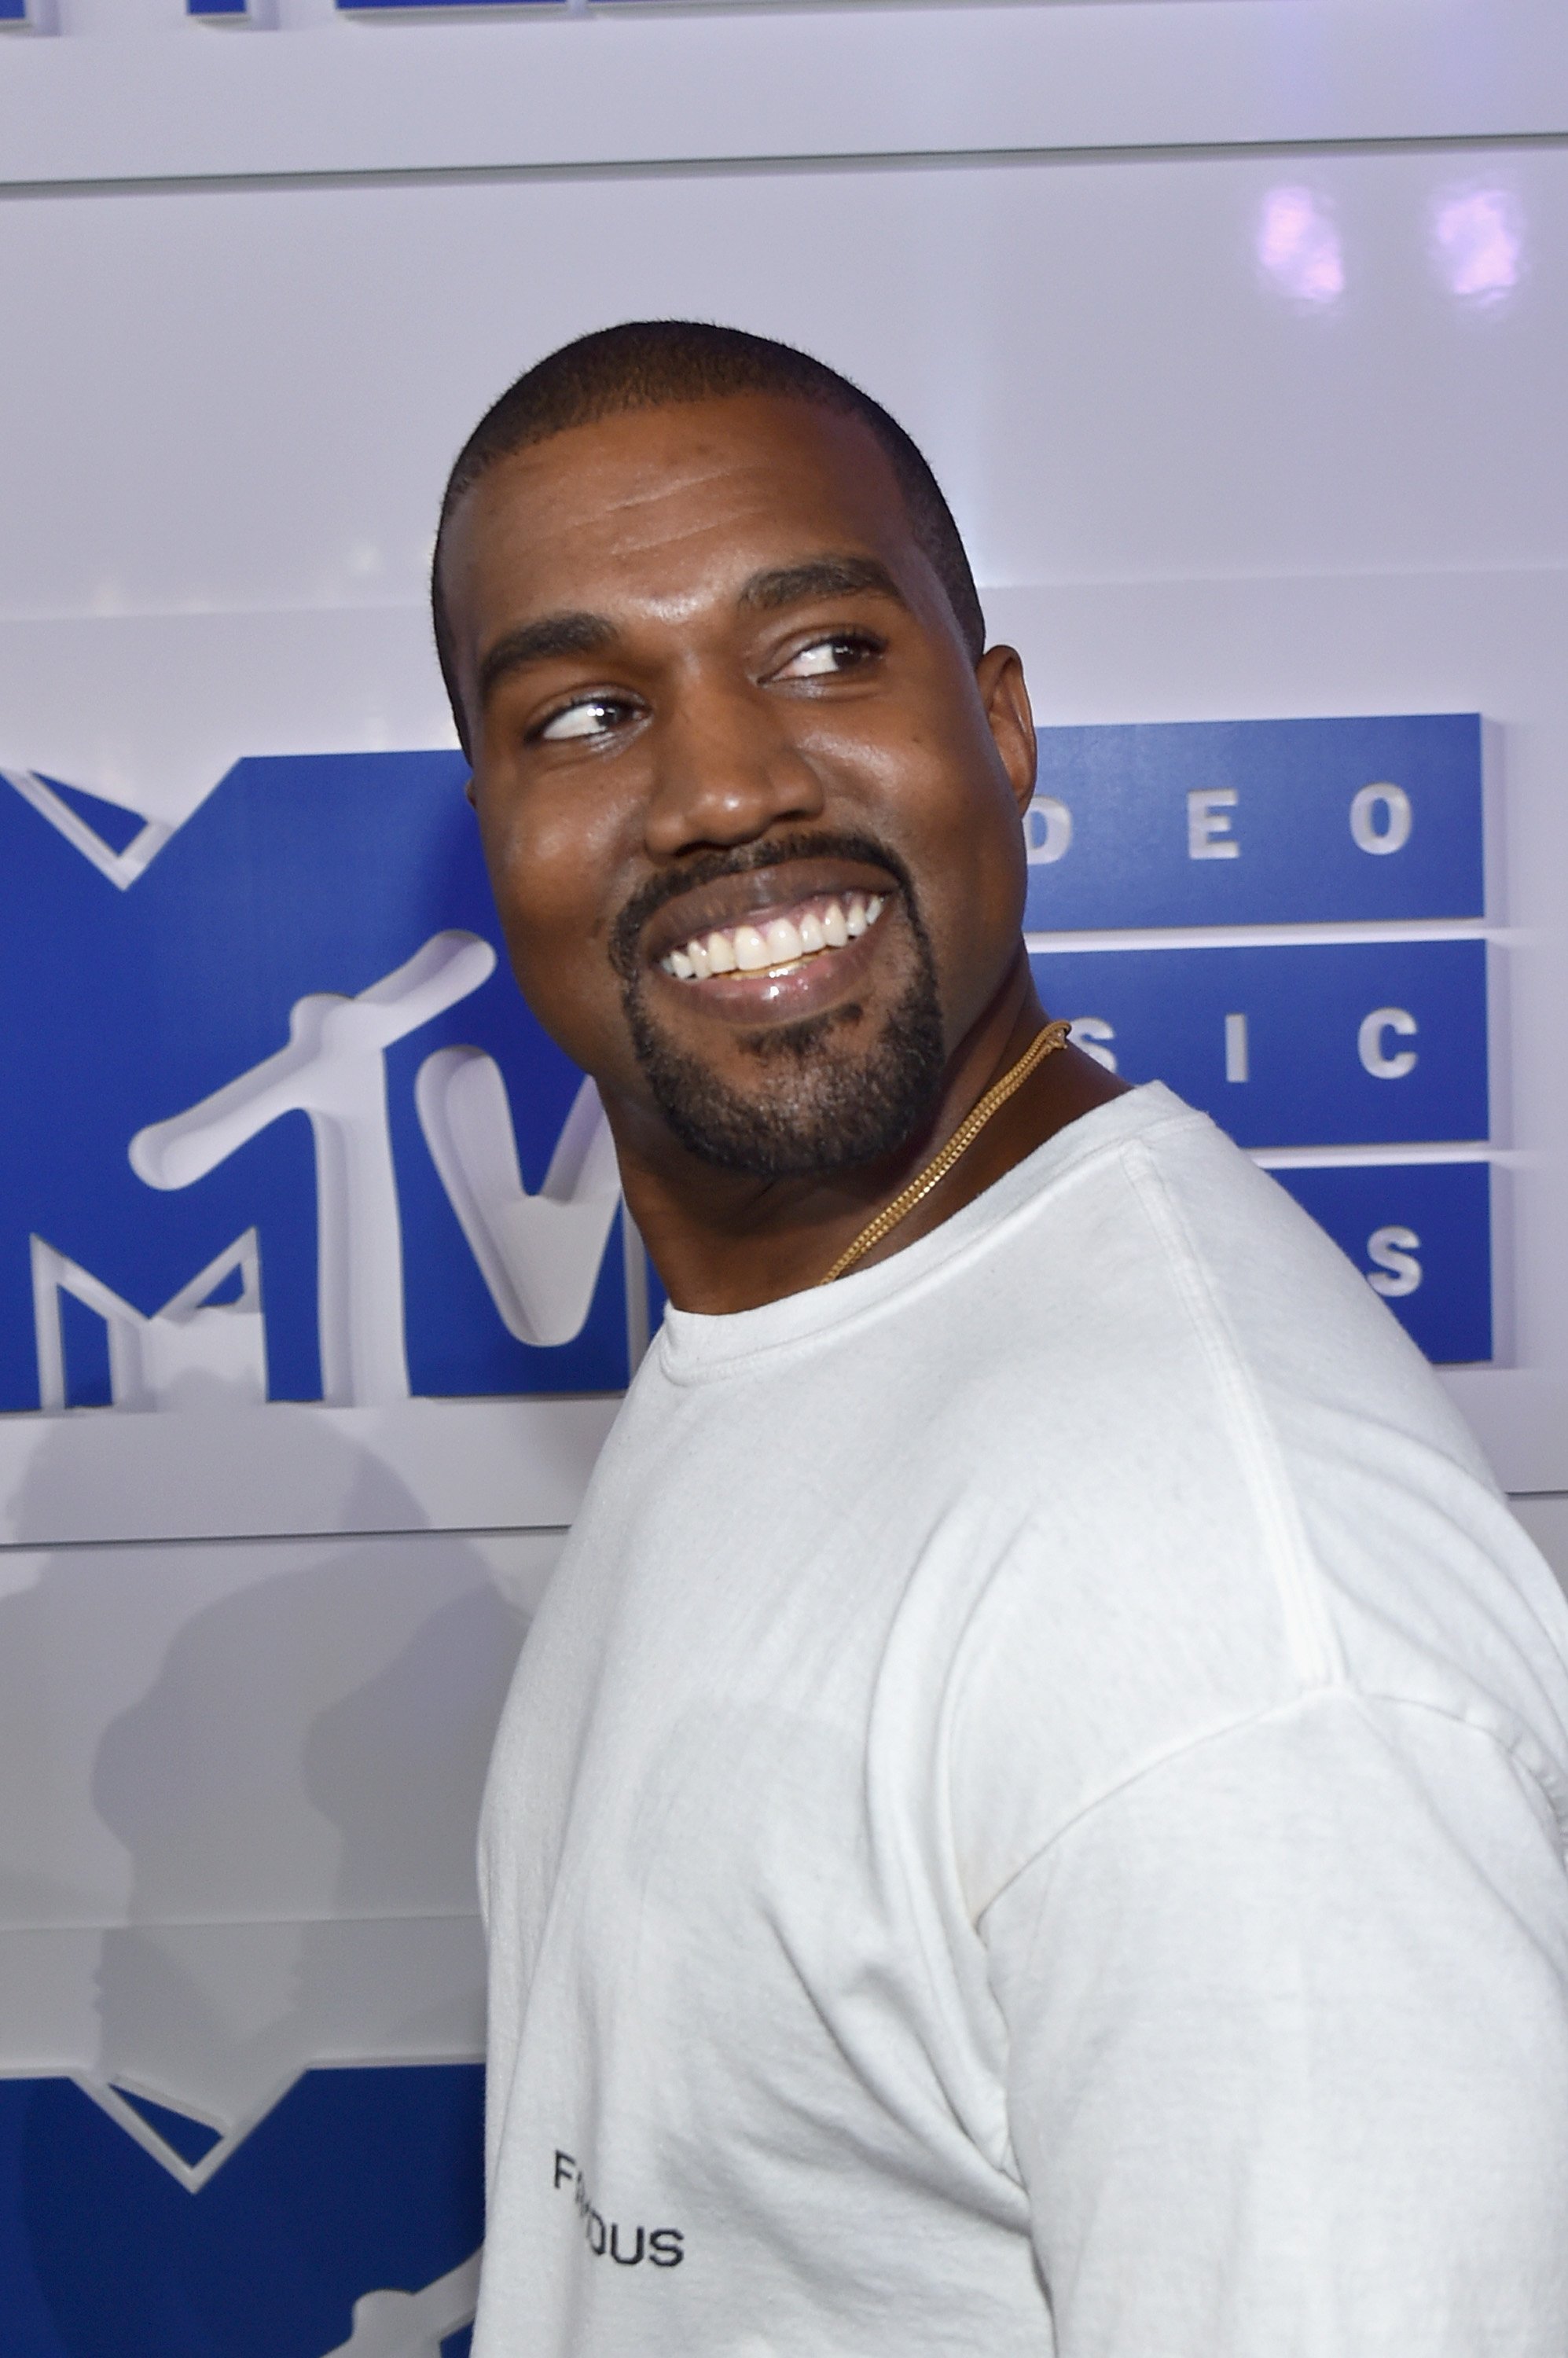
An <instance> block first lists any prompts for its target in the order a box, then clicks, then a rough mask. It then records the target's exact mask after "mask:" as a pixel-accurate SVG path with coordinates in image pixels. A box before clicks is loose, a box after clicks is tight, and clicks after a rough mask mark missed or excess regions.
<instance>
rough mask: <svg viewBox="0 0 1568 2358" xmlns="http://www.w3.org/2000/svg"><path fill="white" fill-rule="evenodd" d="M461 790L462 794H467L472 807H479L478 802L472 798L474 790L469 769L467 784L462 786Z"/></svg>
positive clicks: (476, 808) (471, 773)
mask: <svg viewBox="0 0 1568 2358" xmlns="http://www.w3.org/2000/svg"><path fill="white" fill-rule="evenodd" d="M463 792H464V794H465V795H467V796H468V798H469V801H470V804H472V806H473V808H474V809H475V810H478V808H479V804H478V803H477V802H476V801H475V800H474V791H473V772H472V771H471V770H470V772H469V781H468V784H467V785H466V786H465V787H464V788H463Z"/></svg>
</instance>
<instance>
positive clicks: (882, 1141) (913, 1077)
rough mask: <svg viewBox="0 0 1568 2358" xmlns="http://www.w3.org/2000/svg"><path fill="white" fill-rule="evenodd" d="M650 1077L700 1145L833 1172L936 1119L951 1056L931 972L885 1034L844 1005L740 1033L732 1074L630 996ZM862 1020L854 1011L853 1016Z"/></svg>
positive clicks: (747, 1169) (729, 1155) (805, 1174)
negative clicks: (867, 1030)
mask: <svg viewBox="0 0 1568 2358" xmlns="http://www.w3.org/2000/svg"><path fill="white" fill-rule="evenodd" d="M627 1014H628V1018H629V1021H630V1023H631V1028H632V1038H633V1048H634V1050H635V1052H636V1056H637V1061H638V1064H639V1065H640V1066H641V1068H642V1072H643V1078H644V1079H645V1080H646V1082H647V1084H648V1086H649V1087H650V1089H651V1090H652V1092H653V1096H654V1102H655V1104H656V1105H657V1106H658V1108H659V1110H660V1112H661V1113H662V1114H663V1115H664V1118H665V1121H666V1122H667V1123H668V1125H669V1127H670V1130H672V1131H673V1133H674V1135H675V1136H676V1138H677V1139H678V1140H679V1141H680V1143H681V1144H682V1145H683V1146H684V1147H685V1148H686V1149H687V1152H689V1153H691V1154H694V1155H696V1156H697V1157H698V1158H699V1160H701V1161H702V1162H704V1163H709V1164H711V1165H713V1166H714V1167H715V1168H717V1169H719V1170H722V1171H733V1172H735V1173H737V1174H744V1175H745V1176H747V1177H749V1178H753V1179H805V1178H812V1177H822V1178H826V1177H828V1176H831V1175H832V1174H834V1173H836V1172H841V1171H854V1170H860V1169H863V1168H864V1167H865V1166H866V1165H867V1164H870V1163H880V1162H882V1161H884V1160H885V1159H886V1158H888V1157H889V1156H891V1155H894V1154H896V1153H897V1152H899V1150H900V1149H901V1148H902V1147H904V1146H907V1145H908V1143H909V1141H910V1140H911V1139H912V1138H914V1137H915V1136H917V1135H918V1133H919V1132H920V1130H922V1129H923V1128H924V1127H925V1124H926V1123H927V1122H928V1121H929V1120H930V1118H931V1115H932V1113H933V1111H934V1109H935V1104H936V1100H937V1097H938V1095H939V1093H940V1090H941V1085H942V1074H943V1067H944V1063H945V1051H944V1041H943V1030H942V1021H941V1015H940V1011H939V1010H938V1007H937V1004H936V998H935V990H934V988H933V987H932V983H931V978H930V977H929V976H928V975H927V974H926V973H925V972H923V973H922V974H920V975H919V976H917V977H916V978H915V979H914V982H913V983H912V985H911V987H910V989H909V990H908V991H906V993H905V994H904V997H903V1000H902V1001H900V1003H899V1004H898V1005H897V1006H896V1007H895V1008H894V1009H893V1010H892V1012H891V1013H890V1015H889V1016H888V1017H887V1019H886V1021H885V1022H884V1023H883V1024H882V1026H881V1030H880V1033H879V1035H878V1037H877V1038H876V1039H874V1040H873V1041H872V1042H871V1043H870V1044H862V1043H861V1041H860V1039H859V1038H858V1037H857V1033H858V1032H859V1030H860V1020H863V1019H860V1010H859V1009H856V1010H853V1011H849V1010H844V1011H834V1012H833V1013H831V1014H827V1015H818V1016H811V1017H807V1018H806V1019H805V1020H803V1021H802V1022H798V1023H788V1024H779V1025H776V1026H771V1027H769V1028H768V1029H766V1030H764V1031H759V1032H757V1033H746V1034H743V1035H741V1038H740V1039H739V1040H738V1041H737V1042H736V1045H737V1046H738V1047H740V1048H741V1051H742V1053H743V1055H744V1056H745V1059H746V1063H747V1066H748V1067H749V1069H747V1070H746V1071H745V1072H744V1074H743V1076H741V1078H739V1079H734V1080H731V1079H730V1078H729V1077H728V1076H725V1075H723V1074H720V1073H719V1072H718V1071H716V1070H715V1069H714V1067H713V1066H712V1065H709V1064H708V1062H707V1061H706V1060H705V1059H704V1058H702V1057H700V1056H698V1055H694V1054H693V1053H692V1052H691V1051H689V1050H687V1049H685V1048H683V1047H681V1046H680V1045H678V1044H676V1042H675V1041H673V1040H671V1039H670V1038H669V1037H668V1035H667V1034H666V1033H664V1032H663V1031H662V1029H660V1028H659V1027H657V1026H655V1025H654V1024H653V1023H652V1022H650V1021H649V1019H648V1015H647V1011H646V1008H645V1007H644V1006H643V1003H642V1001H640V1000H638V1001H635V1002H634V1003H633V1004H632V1005H629V1006H628V1009H627ZM851 1014H853V1016H854V1017H855V1018H856V1019H857V1020H856V1021H851V1020H849V1019H850V1016H851Z"/></svg>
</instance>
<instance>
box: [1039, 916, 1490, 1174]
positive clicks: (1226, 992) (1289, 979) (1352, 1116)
mask: <svg viewBox="0 0 1568 2358" xmlns="http://www.w3.org/2000/svg"><path fill="white" fill-rule="evenodd" d="M1031 963H1032V965H1033V969H1034V979H1035V981H1036V983H1037V985H1038V987H1039V990H1040V995H1041V997H1042V999H1043V1000H1044V1002H1045V1005H1046V1007H1047V1009H1048V1010H1049V1011H1050V1012H1051V1013H1052V1014H1053V1015H1065V1016H1068V1017H1070V1018H1072V1019H1073V1020H1074V1021H1075V1022H1076V1021H1078V1020H1079V1019H1080V1018H1083V1017H1086V1016H1087V1017H1088V1018H1090V1019H1091V1020H1095V1021H1098V1022H1099V1023H1100V1024H1106V1025H1108V1026H1109V1027H1110V1030H1109V1033H1108V1035H1106V1034H1104V1033H1101V1034H1100V1035H1098V1036H1099V1037H1100V1038H1101V1039H1102V1040H1103V1041H1104V1042H1105V1044H1106V1045H1107V1046H1108V1048H1109V1051H1110V1053H1111V1054H1112V1055H1114V1056H1115V1058H1116V1061H1117V1066H1118V1069H1119V1071H1120V1072H1121V1073H1122V1074H1123V1076H1125V1077H1126V1078H1127V1079H1129V1080H1132V1081H1147V1080H1162V1081H1165V1082H1168V1083H1169V1085H1170V1087H1172V1088H1173V1089H1175V1090H1176V1091H1177V1092H1178V1094H1179V1095H1180V1096H1182V1097H1184V1098H1186V1099H1187V1100H1188V1102H1189V1103H1190V1104H1192V1105H1196V1106H1201V1107H1202V1108H1203V1109H1204V1110H1205V1111H1206V1113H1211V1114H1213V1116H1214V1117H1215V1120H1217V1121H1218V1122H1219V1123H1220V1125H1221V1126H1222V1128H1224V1129H1226V1130H1228V1131H1229V1132H1230V1134H1231V1136H1232V1137H1233V1138H1235V1139H1237V1140H1238V1141H1239V1142H1240V1144H1242V1145H1243V1146H1354V1145H1371V1144H1394V1143H1400V1144H1406V1143H1411V1142H1416V1141H1442V1140H1449V1139H1454V1140H1459V1139H1465V1140H1469V1139H1482V1138H1485V1137H1486V1136H1487V994H1486V947H1485V945H1484V944H1483V943H1481V942H1400V941H1393V942H1365V943H1362V942H1357V943H1355V944H1353V945H1346V946H1338V945H1327V946H1322V947H1312V948H1304V949H1303V948H1284V949H1238V950H1232V949H1201V950H1182V949H1166V950H1081V951H1080V950H1070V951H1062V952H1055V951H1051V952H1043V953H1040V954H1038V955H1037V956H1036V957H1034V958H1033V960H1032V961H1031ZM1379 1013H1381V1014H1385V1015H1388V1016H1391V1017H1393V1018H1394V1019H1395V1021H1394V1022H1389V1023H1374V1022H1372V1021H1371V1019H1373V1018H1374V1017H1375V1016H1378V1015H1379ZM1231 1019H1237V1020H1238V1021H1233V1020H1231ZM1400 1019H1402V1021H1403V1022H1405V1023H1408V1024H1410V1025H1411V1026H1413V1027H1414V1028H1413V1029H1411V1030H1410V1031H1404V1030H1402V1029H1400V1022H1399V1020H1400ZM1238 1022H1239V1024H1240V1025H1242V1026H1244V1032H1241V1033H1238ZM1363 1027H1366V1028H1365V1033H1364V1028H1363ZM1363 1049H1365V1052H1366V1060H1364V1056H1363ZM1227 1051H1228V1053H1227ZM1407 1058H1409V1059H1410V1060H1411V1061H1410V1063H1409V1065H1408V1067H1405V1068H1404V1069H1402V1070H1401V1069H1400V1067H1401V1066H1404V1065H1405V1059H1407ZM1367 1060H1370V1062H1371V1063H1373V1064H1377V1063H1381V1064H1382V1065H1384V1066H1385V1067H1387V1068H1388V1071H1387V1076H1379V1075H1378V1074H1377V1073H1375V1072H1373V1071H1372V1070H1369V1069H1368V1061H1367ZM1227 1074H1228V1075H1232V1076H1234V1077H1227Z"/></svg>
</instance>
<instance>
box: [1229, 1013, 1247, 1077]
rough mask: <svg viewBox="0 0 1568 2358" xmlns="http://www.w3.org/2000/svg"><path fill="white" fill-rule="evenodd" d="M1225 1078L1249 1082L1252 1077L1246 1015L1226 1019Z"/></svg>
mask: <svg viewBox="0 0 1568 2358" xmlns="http://www.w3.org/2000/svg"><path fill="white" fill-rule="evenodd" d="M1225 1077H1226V1079H1227V1081H1247V1080H1250V1079H1251V1077H1252V1075H1251V1070H1250V1067H1249V1060H1248V1051H1247V1018H1246V1016H1245V1015H1227V1017H1226V1019H1225Z"/></svg>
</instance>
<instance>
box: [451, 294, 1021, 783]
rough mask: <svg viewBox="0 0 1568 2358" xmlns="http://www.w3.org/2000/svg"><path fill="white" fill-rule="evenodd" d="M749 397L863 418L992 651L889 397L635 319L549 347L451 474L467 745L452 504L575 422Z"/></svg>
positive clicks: (715, 338) (785, 353)
mask: <svg viewBox="0 0 1568 2358" xmlns="http://www.w3.org/2000/svg"><path fill="white" fill-rule="evenodd" d="M740 393H773V394H784V395H793V396H794V397H795V399H797V400H800V401H810V402H815V403H816V405H817V406H818V407H819V408H823V409H832V410H837V411H838V413H839V414H840V415H841V416H848V417H858V418H859V419H860V422H861V424H862V425H863V426H865V427H868V428H869V429H870V431H871V433H872V434H874V435H875V437H876V438H877V440H878V442H879V443H880V444H881V447H882V449H884V450H885V451H886V453H887V455H888V459H889V461H890V462H891V464H892V471H893V473H894V475H895V477H896V478H897V481H898V486H899V489H900V491H901V492H903V502H904V505H905V507H906V509H907V510H908V513H909V520H910V523H911V525H912V526H913V528H914V537H915V541H916V543H917V545H918V546H919V547H920V548H921V549H922V550H923V552H924V553H925V557H927V559H928V560H929V562H930V565H931V568H932V570H933V572H934V573H935V576H936V579H938V581H939V582H940V583H941V584H942V587H943V589H944V590H945V591H946V596H947V601H948V603H949V605H950V606H951V607H952V609H953V613H954V616H955V618H956V620H957V624H958V629H959V631H960V633H962V635H963V638H964V642H965V644H966V645H967V646H968V650H969V654H970V655H971V657H972V658H973V659H974V661H976V662H977V663H978V662H979V658H980V655H981V654H982V653H983V651H984V648H985V642H986V625H985V616H984V615H983V614H982V612H981V611H980V600H979V592H978V591H977V590H976V588H975V577H974V574H973V573H972V572H971V570H970V568H969V560H968V555H967V554H966V552H965V548H964V544H963V541H962V539H961V538H960V536H959V533H958V527H957V525H956V524H955V523H954V521H953V513H952V510H951V509H950V508H949V507H948V505H947V503H946V500H945V499H944V498H943V496H942V490H941V486H940V485H939V484H938V482H937V481H936V478H935V475H934V474H933V473H932V471H931V469H930V467H929V466H928V464H927V463H926V460H925V458H924V456H923V455H922V453H921V451H920V450H919V449H917V447H916V446H915V444H914V441H912V439H911V438H910V437H909V436H908V435H907V434H906V433H905V432H904V430H903V427H902V426H901V425H900V424H899V423H898V421H897V419H896V418H894V417H890V416H889V415H888V413H887V411H886V410H885V409H884V408H883V407H882V406H881V403H880V402H877V401H873V400H872V399H871V395H870V394H869V393H862V392H861V390H860V386H859V385H858V384H851V383H850V381H849V378H848V377H847V376H840V374H839V373H838V370H837V369H831V368H828V367H827V364H826V362H822V361H818V360H813V358H812V357H811V355H810V353H809V352H797V351H796V350H795V347H794V345H793V344H780V343H775V342H774V341H773V338H772V337H771V336H753V335H751V334H749V333H748V332H747V330H745V329H743V328H721V327H718V326H716V325H715V324H714V323H713V322H712V321H710V320H706V319H627V320H624V321H623V322H622V324H621V326H619V327H616V328H600V329H597V330H595V331H594V332H593V333H592V334H591V335H587V336H579V337H578V338H577V339H576V341H574V342H572V343H569V344H563V345H562V346H561V347H560V349H559V350H558V351H557V352H550V353H548V354H547V355H546V358H545V359H544V360H542V361H538V362H535V365H534V366H533V367H532V368H531V369H529V370H527V371H526V372H525V373H524V374H523V375H522V376H520V377H519V378H518V379H517V382H516V383H515V384H512V385H509V386H508V387H507V389H506V391H505V392H504V393H503V395H502V396H501V398H500V400H499V401H497V402H495V403H493V404H492V406H491V407H490V408H489V409H487V410H486V412H485V414H484V416H482V417H481V419H480V421H479V424H478V425H477V426H476V427H474V430H473V432H472V433H471V434H470V436H469V438H468V440H467V441H466V442H465V443H464V444H463V447H462V449H461V450H460V452H459V453H458V458H457V463H456V464H455V466H454V467H453V469H452V471H451V473H450V475H449V477H448V479H447V490H446V495H445V497H444V498H443V500H442V502H441V518H440V523H439V525H438V528H437V532H436V550H435V556H434V558H433V560H432V562H431V567H430V603H431V607H432V610H433V612H434V617H435V624H436V653H437V654H438V657H439V659H440V665H441V676H442V678H443V679H444V680H445V682H446V684H447V694H448V696H449V698H450V700H451V707H452V712H453V716H454V718H455V719H456V720H457V724H458V734H459V736H460V738H462V739H463V741H464V742H465V744H466V742H467V734H466V730H465V727H464V721H463V715H462V709H461V706H460V702H459V699H458V683H457V669H456V663H455V651H454V649H453V646H452V637H451V627H450V623H449V618H448V614H447V608H446V600H445V598H444V596H443V594H442V590H441V550H442V546H443V543H444V541H445V538H446V534H447V527H448V525H449V523H450V521H451V516H452V512H453V510H454V509H455V508H456V506H457V504H458V503H459V501H460V499H461V498H462V497H463V495H464V493H465V492H469V491H471V490H472V488H473V486H474V484H475V483H477V482H478V481H480V479H481V476H483V475H486V474H488V473H489V471H490V470H491V468H492V467H493V466H495V465H496V464H497V463H498V461H499V460H503V459H509V458H510V457H511V456H512V454H513V452H514V451H515V450H524V449H527V448H528V447H529V445H530V444H532V443H535V442H545V441H547V440H548V439H549V438H550V437H551V435H553V434H564V433H565V432H566V431H567V430H568V427H573V426H590V425H592V424H593V423H594V422H595V420H596V419H598V418H600V417H613V416H617V415H618V414H620V413H621V412H622V411H625V410H629V409H662V408H665V407H667V406H672V405H674V404H676V403H679V402H689V401H711V400H717V399H722V398H723V397H724V396H725V395H730V394H740Z"/></svg>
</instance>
